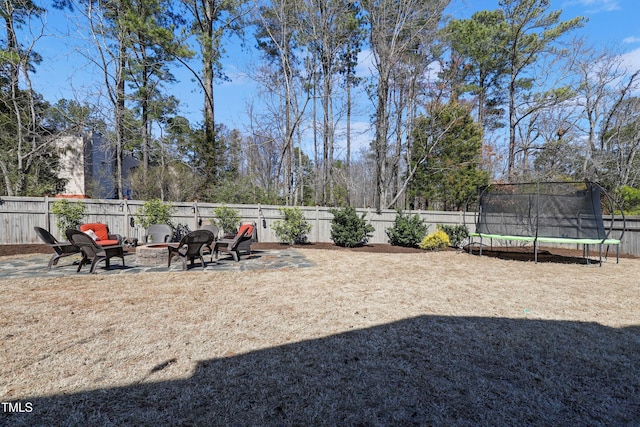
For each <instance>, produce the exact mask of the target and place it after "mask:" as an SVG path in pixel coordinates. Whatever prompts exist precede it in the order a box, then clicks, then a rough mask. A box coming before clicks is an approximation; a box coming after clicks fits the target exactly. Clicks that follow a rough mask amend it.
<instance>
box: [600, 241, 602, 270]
mask: <svg viewBox="0 0 640 427" xmlns="http://www.w3.org/2000/svg"><path fill="white" fill-rule="evenodd" d="M600 267H602V243H600Z"/></svg>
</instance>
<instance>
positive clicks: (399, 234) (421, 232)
mask: <svg viewBox="0 0 640 427" xmlns="http://www.w3.org/2000/svg"><path fill="white" fill-rule="evenodd" d="M428 228H429V226H428V225H426V224H425V223H424V220H422V219H421V218H420V217H419V216H418V215H407V214H405V213H403V212H402V211H400V210H398V215H396V219H395V221H394V223H393V226H392V227H389V228H387V230H386V233H387V236H389V243H391V244H392V245H394V246H404V247H407V248H417V247H418V244H420V242H421V241H422V239H424V236H426V235H427V229H428Z"/></svg>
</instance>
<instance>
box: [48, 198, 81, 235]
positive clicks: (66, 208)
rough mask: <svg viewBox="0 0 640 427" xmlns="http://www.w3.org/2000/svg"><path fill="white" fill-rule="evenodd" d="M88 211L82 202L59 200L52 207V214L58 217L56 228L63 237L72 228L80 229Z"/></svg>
mask: <svg viewBox="0 0 640 427" xmlns="http://www.w3.org/2000/svg"><path fill="white" fill-rule="evenodd" d="M86 211H87V206H86V205H85V204H84V203H82V202H80V201H78V202H73V203H72V202H70V201H68V200H67V199H59V200H56V201H55V202H53V204H52V205H51V213H53V214H54V215H55V216H56V226H57V227H58V230H60V232H61V233H62V235H64V233H65V232H66V231H67V230H68V229H70V228H74V229H76V228H78V227H79V226H80V224H81V223H82V218H83V217H84V216H85V214H86Z"/></svg>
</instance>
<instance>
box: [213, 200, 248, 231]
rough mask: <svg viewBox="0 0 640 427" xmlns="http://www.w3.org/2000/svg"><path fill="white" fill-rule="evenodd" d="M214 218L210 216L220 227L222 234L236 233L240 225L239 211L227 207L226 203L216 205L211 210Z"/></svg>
mask: <svg viewBox="0 0 640 427" xmlns="http://www.w3.org/2000/svg"><path fill="white" fill-rule="evenodd" d="M213 213H214V214H215V216H216V218H212V222H213V223H214V224H215V225H217V226H218V227H220V228H221V229H222V232H223V233H224V234H231V233H236V232H237V231H238V226H239V225H240V219H241V218H240V211H238V210H237V209H233V208H230V207H228V206H227V205H222V206H218V207H217V208H215V209H214V210H213Z"/></svg>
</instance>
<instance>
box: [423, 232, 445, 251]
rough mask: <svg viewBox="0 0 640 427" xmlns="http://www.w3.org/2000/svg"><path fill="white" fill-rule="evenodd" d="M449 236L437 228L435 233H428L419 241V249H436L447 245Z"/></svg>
mask: <svg viewBox="0 0 640 427" xmlns="http://www.w3.org/2000/svg"><path fill="white" fill-rule="evenodd" d="M449 243H450V242H449V236H447V233H445V232H444V231H442V230H438V231H436V232H435V233H431V234H429V235H428V236H427V237H425V238H424V239H422V242H420V249H427V250H430V251H437V250H440V249H444V248H446V247H447V246H449Z"/></svg>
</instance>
